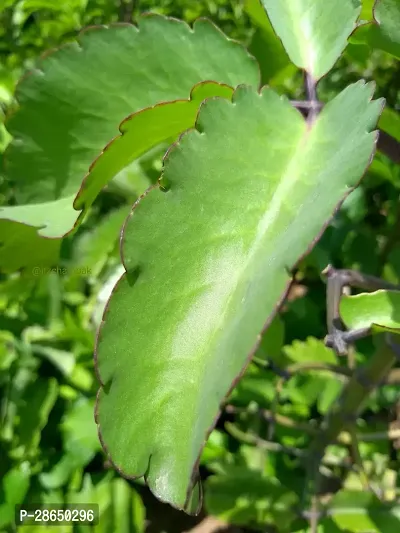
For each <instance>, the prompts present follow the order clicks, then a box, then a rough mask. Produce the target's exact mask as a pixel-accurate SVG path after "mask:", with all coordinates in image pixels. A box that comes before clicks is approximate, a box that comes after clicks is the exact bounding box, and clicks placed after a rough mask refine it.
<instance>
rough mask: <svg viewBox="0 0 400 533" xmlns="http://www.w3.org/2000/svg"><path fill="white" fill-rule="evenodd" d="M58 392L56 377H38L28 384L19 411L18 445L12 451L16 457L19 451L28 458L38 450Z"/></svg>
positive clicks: (19, 454)
mask: <svg viewBox="0 0 400 533" xmlns="http://www.w3.org/2000/svg"><path fill="white" fill-rule="evenodd" d="M57 393H58V383H57V380H56V379H54V378H50V379H46V380H45V379H38V380H35V381H34V382H32V383H30V384H29V385H28V387H27V388H26V390H25V391H24V396H23V403H22V406H21V407H20V409H19V413H18V414H19V424H18V428H17V430H16V433H17V436H18V444H17V446H18V447H17V449H14V450H13V451H12V453H13V456H14V457H15V454H16V453H18V456H20V457H24V458H28V456H29V455H32V454H34V453H35V452H36V451H37V448H38V446H39V443H40V437H41V431H42V429H43V428H44V427H45V425H46V424H47V420H48V417H49V414H50V411H51V410H52V408H53V406H54V404H55V402H56V400H57Z"/></svg>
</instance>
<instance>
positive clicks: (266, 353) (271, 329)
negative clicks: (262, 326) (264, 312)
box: [256, 315, 285, 361]
mask: <svg viewBox="0 0 400 533" xmlns="http://www.w3.org/2000/svg"><path fill="white" fill-rule="evenodd" d="M284 340H285V324H284V322H283V320H282V319H281V317H280V316H279V315H276V317H275V318H274V319H273V321H272V322H271V324H270V325H269V326H268V329H267V331H266V332H265V333H264V335H263V336H262V339H261V342H260V345H259V347H258V350H257V351H256V356H257V357H258V358H259V359H264V360H267V359H272V360H273V361H279V359H280V355H281V352H282V347H283V344H284Z"/></svg>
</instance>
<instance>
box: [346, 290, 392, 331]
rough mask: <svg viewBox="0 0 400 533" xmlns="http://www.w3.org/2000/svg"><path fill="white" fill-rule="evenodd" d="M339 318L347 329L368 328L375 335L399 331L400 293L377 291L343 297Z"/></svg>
mask: <svg viewBox="0 0 400 533" xmlns="http://www.w3.org/2000/svg"><path fill="white" fill-rule="evenodd" d="M340 316H341V317H342V320H343V322H344V323H345V325H346V326H347V328H349V329H358V328H369V327H370V326H372V325H374V326H376V327H374V328H373V330H374V331H375V332H376V333H379V332H380V331H382V328H383V329H384V330H386V329H390V330H398V329H400V291H387V290H379V291H375V292H370V293H361V294H357V295H356V296H343V298H342V299H341V302H340ZM379 326H380V327H379Z"/></svg>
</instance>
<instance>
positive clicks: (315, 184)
mask: <svg viewBox="0 0 400 533" xmlns="http://www.w3.org/2000/svg"><path fill="white" fill-rule="evenodd" d="M371 96H372V86H371V85H370V84H367V85H366V84H364V83H363V82H359V83H356V84H354V85H351V86H349V87H348V88H347V89H345V90H344V91H343V92H342V93H341V94H340V95H338V96H337V97H336V98H335V99H334V100H333V101H332V102H330V103H329V104H327V105H326V106H325V107H324V109H323V111H322V113H321V114H320V115H319V117H318V119H317V120H316V122H315V123H314V124H313V125H312V126H310V125H309V124H307V123H306V121H305V120H304V118H303V117H302V115H301V114H300V113H299V112H298V111H297V110H296V109H294V108H293V107H292V106H291V104H290V103H289V102H288V100H287V99H286V98H284V97H281V96H279V95H277V94H276V93H275V92H274V91H273V90H271V89H269V88H264V89H263V90H262V92H261V93H257V92H256V91H255V90H254V89H252V88H249V87H241V88H238V89H237V91H236V92H235V94H234V99H233V103H231V102H228V101H227V100H223V99H213V100H208V101H207V102H206V103H204V104H203V105H202V107H201V111H200V113H199V117H198V120H197V124H196V129H194V130H192V131H190V132H188V133H187V134H186V135H184V136H182V138H181V140H180V141H179V142H178V143H177V145H176V146H175V147H174V148H172V149H171V150H170V151H169V154H168V157H167V158H166V160H165V167H164V172H163V176H162V179H161V185H162V188H159V187H156V188H154V189H153V190H151V191H150V192H149V193H148V194H147V195H145V196H144V197H142V199H141V201H139V202H138V203H137V204H136V207H135V209H134V210H133V212H132V215H131V217H130V219H128V221H127V224H126V225H125V231H124V232H123V237H122V241H123V242H122V258H123V262H124V266H125V268H126V270H127V274H126V275H124V276H122V278H121V279H120V280H119V282H118V284H117V286H116V288H115V289H114V293H113V294H112V296H111V299H110V301H109V304H108V306H107V310H106V312H105V315H104V323H103V325H102V328H101V330H100V332H99V335H98V344H97V350H96V352H97V353H96V360H97V371H98V376H99V378H100V380H101V383H102V388H101V390H100V391H99V395H98V404H97V423H98V424H99V425H100V431H101V436H102V442H103V443H104V446H105V448H106V449H107V451H108V453H109V455H110V456H111V458H112V460H113V462H114V464H115V465H117V466H118V468H119V469H120V470H121V471H122V472H123V473H124V474H126V475H128V476H142V475H143V474H144V473H146V481H147V483H148V484H149V487H150V488H151V490H152V491H153V492H154V494H155V495H156V496H157V497H159V498H160V499H162V500H164V501H167V502H169V503H171V504H173V505H175V506H176V507H178V508H187V509H189V508H190V506H189V503H188V501H187V495H188V494H189V493H190V489H191V479H192V471H193V468H194V467H195V464H196V461H197V458H198V456H199V455H200V452H201V449H202V447H203V446H204V440H205V439H206V437H207V434H208V432H209V430H210V427H212V425H213V423H214V421H215V417H216V415H217V413H218V409H219V405H220V404H221V402H222V401H223V399H224V397H225V396H226V394H227V393H228V392H229V390H230V389H231V387H232V384H233V382H234V381H235V379H236V378H237V376H238V375H239V374H240V373H241V372H242V371H243V370H244V368H245V367H246V364H247V363H248V361H249V354H251V353H252V351H253V350H254V348H255V347H256V345H257V342H259V333H260V331H261V330H262V329H263V327H264V325H266V323H267V324H268V323H269V320H271V318H272V317H273V315H274V313H275V311H276V305H277V302H279V301H280V300H281V299H282V298H283V296H284V294H285V291H286V290H287V287H288V283H289V281H290V279H291V277H290V274H289V271H288V269H290V268H292V267H293V266H294V265H295V263H296V262H297V261H298V260H299V258H300V256H301V255H302V254H304V253H305V252H306V251H307V250H308V249H309V248H310V246H311V245H312V244H313V242H315V239H316V238H317V237H318V236H319V235H320V233H321V231H322V229H323V226H324V224H326V222H327V220H329V218H330V217H331V214H332V212H333V211H334V209H335V207H336V206H337V204H338V203H339V202H340V201H341V200H342V199H343V197H344V196H346V194H347V193H349V192H350V191H351V189H352V187H354V186H355V185H356V184H357V183H358V180H359V179H360V177H361V175H362V174H363V172H364V170H365V168H366V166H367V165H368V162H369V160H370V158H371V154H372V152H373V150H374V145H375V142H376V133H368V132H370V130H371V129H373V127H374V126H375V124H376V122H377V119H378V116H379V113H380V110H381V107H382V102H381V101H374V102H372V103H371V102H370V99H371ZM165 188H169V190H168V192H164V189H165ZM132 447H134V449H135V453H132ZM196 489H197V487H196Z"/></svg>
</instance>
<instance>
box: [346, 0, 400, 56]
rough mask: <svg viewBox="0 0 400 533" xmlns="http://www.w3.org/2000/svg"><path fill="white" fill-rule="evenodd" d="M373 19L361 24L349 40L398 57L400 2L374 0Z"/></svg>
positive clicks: (396, 0)
mask: <svg viewBox="0 0 400 533" xmlns="http://www.w3.org/2000/svg"><path fill="white" fill-rule="evenodd" d="M373 12H374V20H373V21H372V22H371V23H368V24H363V25H361V26H360V27H359V28H358V29H357V30H356V31H355V32H354V34H353V35H352V36H351V42H354V43H356V44H358V43H366V44H368V45H369V46H370V47H371V48H377V49H379V50H383V51H384V52H387V53H389V54H391V55H393V56H394V57H397V59H400V2H399V0H376V3H375V6H374V10H373Z"/></svg>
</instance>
